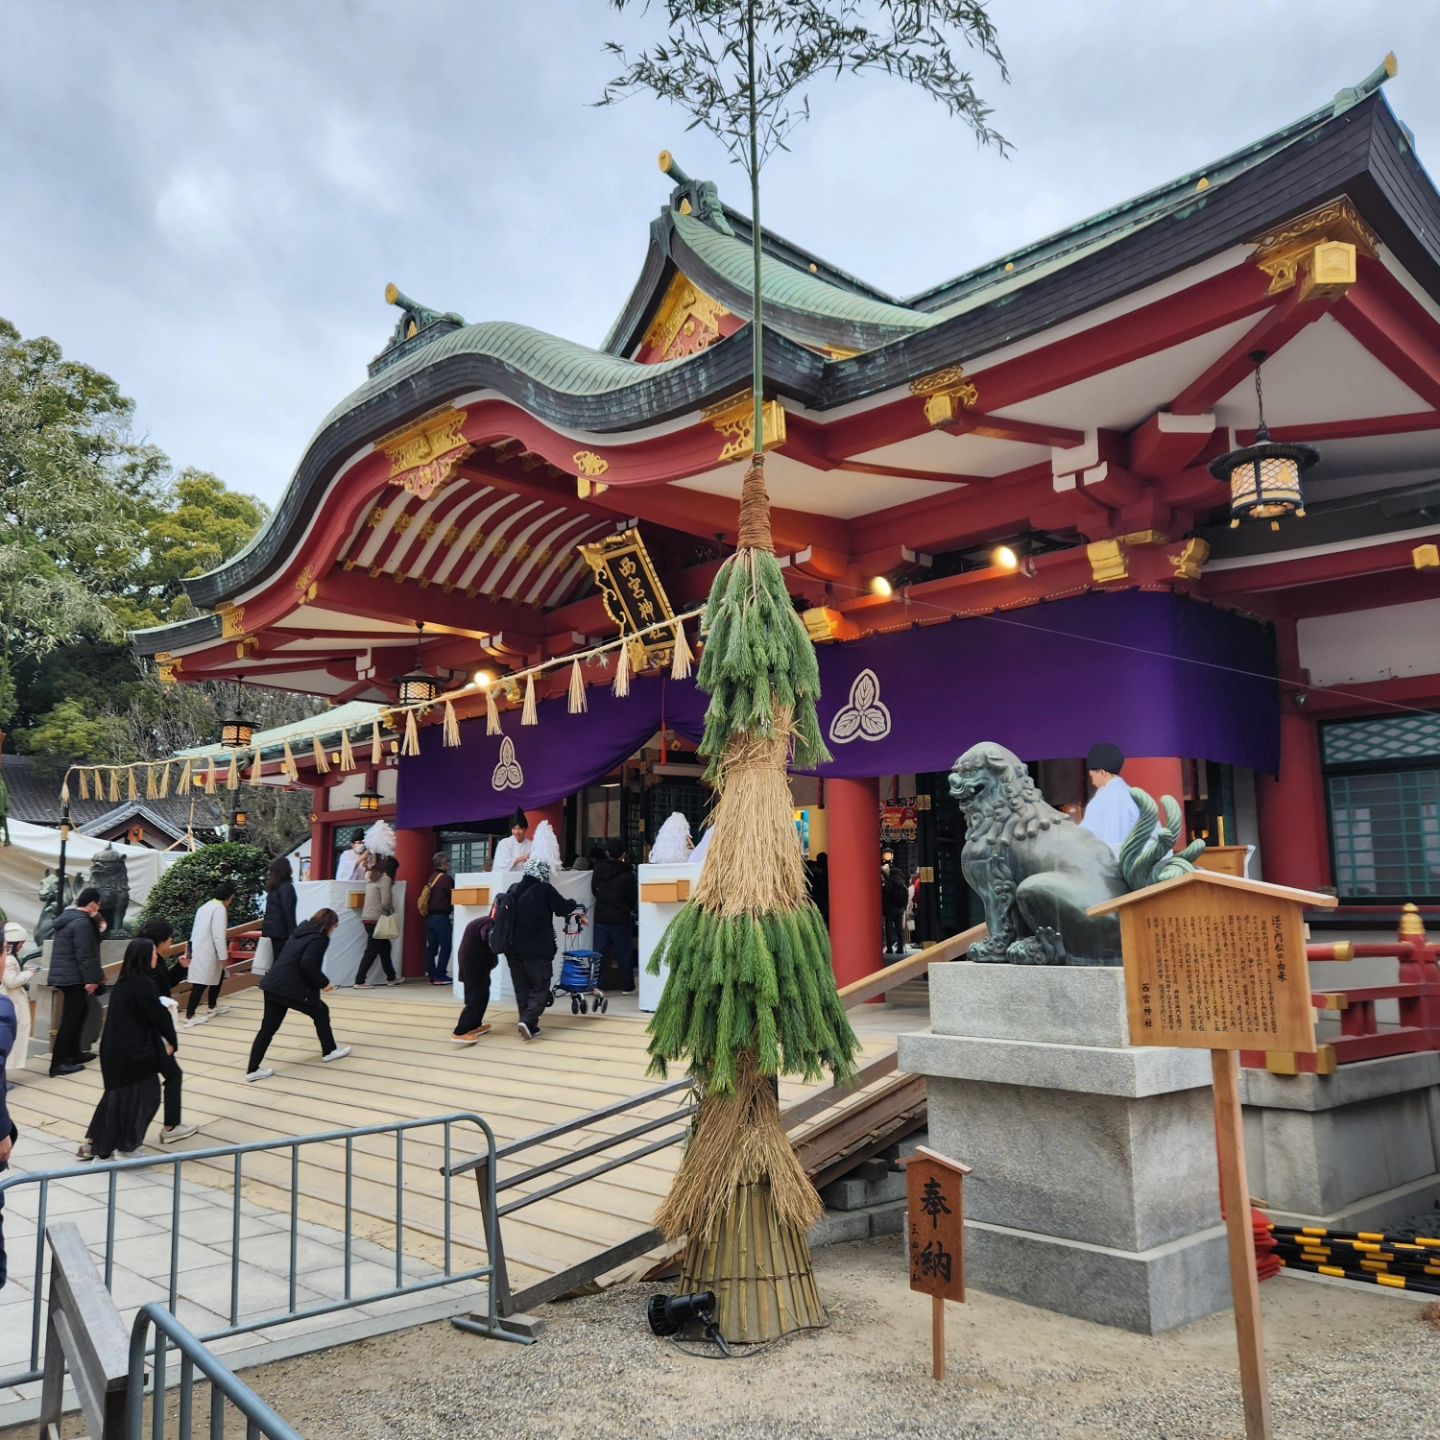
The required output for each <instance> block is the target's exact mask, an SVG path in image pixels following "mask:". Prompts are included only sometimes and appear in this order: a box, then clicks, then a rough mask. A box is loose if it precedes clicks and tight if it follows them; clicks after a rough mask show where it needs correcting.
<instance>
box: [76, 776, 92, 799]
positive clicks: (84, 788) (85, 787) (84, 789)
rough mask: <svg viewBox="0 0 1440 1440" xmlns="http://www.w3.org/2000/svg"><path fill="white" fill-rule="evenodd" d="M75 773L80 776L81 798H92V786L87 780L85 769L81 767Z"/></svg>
mask: <svg viewBox="0 0 1440 1440" xmlns="http://www.w3.org/2000/svg"><path fill="white" fill-rule="evenodd" d="M75 773H76V774H77V775H78V776H79V777H80V798H81V799H82V800H88V799H89V798H90V786H89V784H88V783H87V782H86V780H85V771H84V770H83V769H81V770H77V771H76V772H75Z"/></svg>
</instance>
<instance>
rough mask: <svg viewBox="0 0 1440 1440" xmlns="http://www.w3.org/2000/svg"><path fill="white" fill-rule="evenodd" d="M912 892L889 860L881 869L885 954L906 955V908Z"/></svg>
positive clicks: (881, 905) (893, 863)
mask: <svg viewBox="0 0 1440 1440" xmlns="http://www.w3.org/2000/svg"><path fill="white" fill-rule="evenodd" d="M909 900H910V891H909V888H908V887H907V886H906V884H905V882H904V881H903V880H902V879H901V878H900V876H899V875H898V874H896V872H895V862H894V861H893V860H887V861H885V863H884V864H883V865H881V867H880V908H881V909H882V910H883V911H884V914H885V954H886V955H887V956H889V955H903V954H904V953H905V906H906V905H907V904H908V903H909Z"/></svg>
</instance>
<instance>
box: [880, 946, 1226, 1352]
mask: <svg viewBox="0 0 1440 1440" xmlns="http://www.w3.org/2000/svg"><path fill="white" fill-rule="evenodd" d="M930 1019H931V1027H932V1028H931V1030H930V1031H929V1033H923V1034H916V1035H902V1036H901V1037H900V1042H899V1044H900V1067H901V1069H903V1070H908V1071H910V1072H912V1073H915V1074H923V1075H926V1076H928V1077H929V1091H930V1106H929V1113H930V1142H929V1143H930V1144H931V1145H932V1146H933V1147H934V1148H935V1149H936V1150H938V1151H939V1152H940V1153H941V1154H942V1155H949V1156H952V1157H953V1158H955V1159H956V1160H961V1161H963V1162H964V1163H965V1164H967V1165H971V1166H973V1167H974V1173H973V1174H972V1175H971V1176H970V1178H969V1179H968V1180H967V1181H966V1182H965V1241H966V1273H967V1276H968V1278H969V1280H970V1281H971V1282H972V1283H973V1284H974V1285H975V1286H976V1287H977V1288H979V1289H982V1290H986V1291H989V1292H990V1293H991V1294H996V1295H1005V1296H1008V1297H1009V1298H1011V1299H1015V1300H1021V1301H1024V1302H1026V1303H1027V1304H1031V1305H1039V1306H1042V1307H1044V1308H1045V1309H1047V1310H1057V1311H1060V1312H1061V1313H1062V1314H1066V1315H1075V1316H1078V1317H1079V1318H1081V1319H1084V1320H1093V1321H1097V1322H1099V1323H1101V1324H1105V1325H1115V1326H1119V1327H1122V1328H1124V1329H1127V1330H1136V1331H1140V1332H1141V1333H1145V1334H1157V1333H1159V1332H1160V1331H1163V1330H1168V1329H1171V1328H1172V1327H1174V1326H1176V1325H1183V1324H1186V1323H1188V1322H1189V1321H1192V1320H1198V1319H1200V1318H1201V1317H1202V1316H1205V1315H1209V1314H1212V1313H1213V1312H1215V1311H1217V1310H1222V1309H1225V1308H1227V1307H1228V1306H1229V1304H1230V1281H1229V1272H1228V1269H1227V1262H1226V1251H1225V1232H1224V1227H1223V1226H1222V1224H1221V1220H1220V1201H1219V1177H1218V1174H1217V1171H1216V1164H1215V1129H1214V1120H1213V1111H1212V1107H1211V1099H1210V1089H1209V1085H1210V1057H1209V1055H1208V1054H1207V1053H1206V1052H1204V1051H1199V1050H1161V1049H1153V1048H1148V1047H1132V1046H1131V1045H1130V1043H1129V1029H1128V1023H1127V1020H1126V1013H1125V983H1124V976H1123V974H1122V972H1121V971H1120V970H1119V969H1118V968H1089V967H1086V968H1073V969H1072V968H1069V967H1055V968H1051V967H1031V966H1023V967H1022V966H1012V965H972V964H966V963H958V964H948V965H932V966H931V967H930Z"/></svg>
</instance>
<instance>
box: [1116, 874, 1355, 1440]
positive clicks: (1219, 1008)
mask: <svg viewBox="0 0 1440 1440" xmlns="http://www.w3.org/2000/svg"><path fill="white" fill-rule="evenodd" d="M1336 903H1337V902H1336V900H1335V897H1334V896H1333V895H1319V894H1315V893H1313V892H1312V891H1309V890H1292V889H1290V888H1289V887H1288V886H1285V885H1268V884H1265V883H1264V882H1262V881H1259V880H1244V879H1241V878H1240V877H1239V876H1235V875H1223V874H1218V873H1215V872H1212V871H1207V870H1197V871H1195V872H1194V873H1193V874H1190V875H1182V876H1180V877H1179V878H1178V879H1175V880H1166V881H1163V882H1162V883H1161V884H1159V885H1151V886H1149V887H1148V888H1147V889H1144V890H1136V891H1134V892H1133V893H1132V894H1129V895H1122V896H1121V897H1120V898H1119V899H1118V900H1111V901H1108V902H1107V903H1106V904H1104V905H1097V906H1096V907H1095V908H1094V909H1093V910H1091V911H1090V914H1092V915H1108V914H1110V913H1112V912H1114V913H1117V914H1118V915H1119V916H1120V945H1121V952H1122V954H1123V956H1124V962H1125V998H1126V1003H1127V1006H1128V1008H1129V1012H1130V1043H1131V1044H1132V1045H1173V1046H1178V1047H1180V1048H1181V1049H1191V1050H1208V1051H1209V1052H1210V1066H1211V1074H1212V1078H1213V1083H1214V1100H1215V1136H1216V1148H1217V1151H1218V1155H1219V1163H1220V1198H1221V1201H1222V1202H1223V1205H1224V1209H1225V1229H1226V1237H1227V1239H1228V1242H1229V1249H1230V1289H1231V1293H1232V1294H1233V1295H1234V1297H1235V1334H1236V1340H1237V1343H1238V1345H1239V1349H1240V1388H1241V1393H1242V1395H1243V1397H1244V1401H1245V1434H1246V1437H1247V1440H1269V1437H1270V1434H1271V1429H1270V1392H1269V1387H1268V1384H1267V1381H1266V1378H1265V1342H1264V1337H1263V1336H1262V1334H1261V1332H1260V1288H1259V1280H1258V1277H1257V1275H1256V1271H1255V1244H1254V1236H1253V1234H1252V1232H1251V1228H1250V1184H1249V1179H1248V1177H1247V1175H1246V1173H1245V1142H1244V1132H1243V1129H1242V1127H1241V1119H1240V1056H1239V1053H1238V1052H1239V1051H1241V1050H1267V1051H1275V1050H1288V1051H1293V1052H1297V1053H1299V1052H1303V1053H1309V1054H1313V1053H1314V1051H1315V1011H1314V1008H1313V1007H1312V1005H1311V999H1310V974H1309V968H1308V966H1307V964H1306V960H1305V922H1304V920H1303V919H1302V918H1301V917H1302V912H1304V911H1305V910H1310V909H1330V908H1332V907H1333V906H1334V905H1335V904H1336Z"/></svg>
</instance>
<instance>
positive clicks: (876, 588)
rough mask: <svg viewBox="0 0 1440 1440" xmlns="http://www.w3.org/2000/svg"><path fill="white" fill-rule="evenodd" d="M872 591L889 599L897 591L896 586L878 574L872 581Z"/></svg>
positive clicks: (884, 598) (873, 593) (883, 598)
mask: <svg viewBox="0 0 1440 1440" xmlns="http://www.w3.org/2000/svg"><path fill="white" fill-rule="evenodd" d="M870 593H871V594H872V595H878V596H879V597H880V598H881V599H882V600H888V599H889V598H890V597H891V596H892V595H893V594H894V593H895V587H894V586H893V585H892V584H891V583H890V582H889V581H888V580H887V579H886V578H885V577H884V576H883V575H877V576H876V577H875V578H874V579H873V580H872V581H871V582H870Z"/></svg>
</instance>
